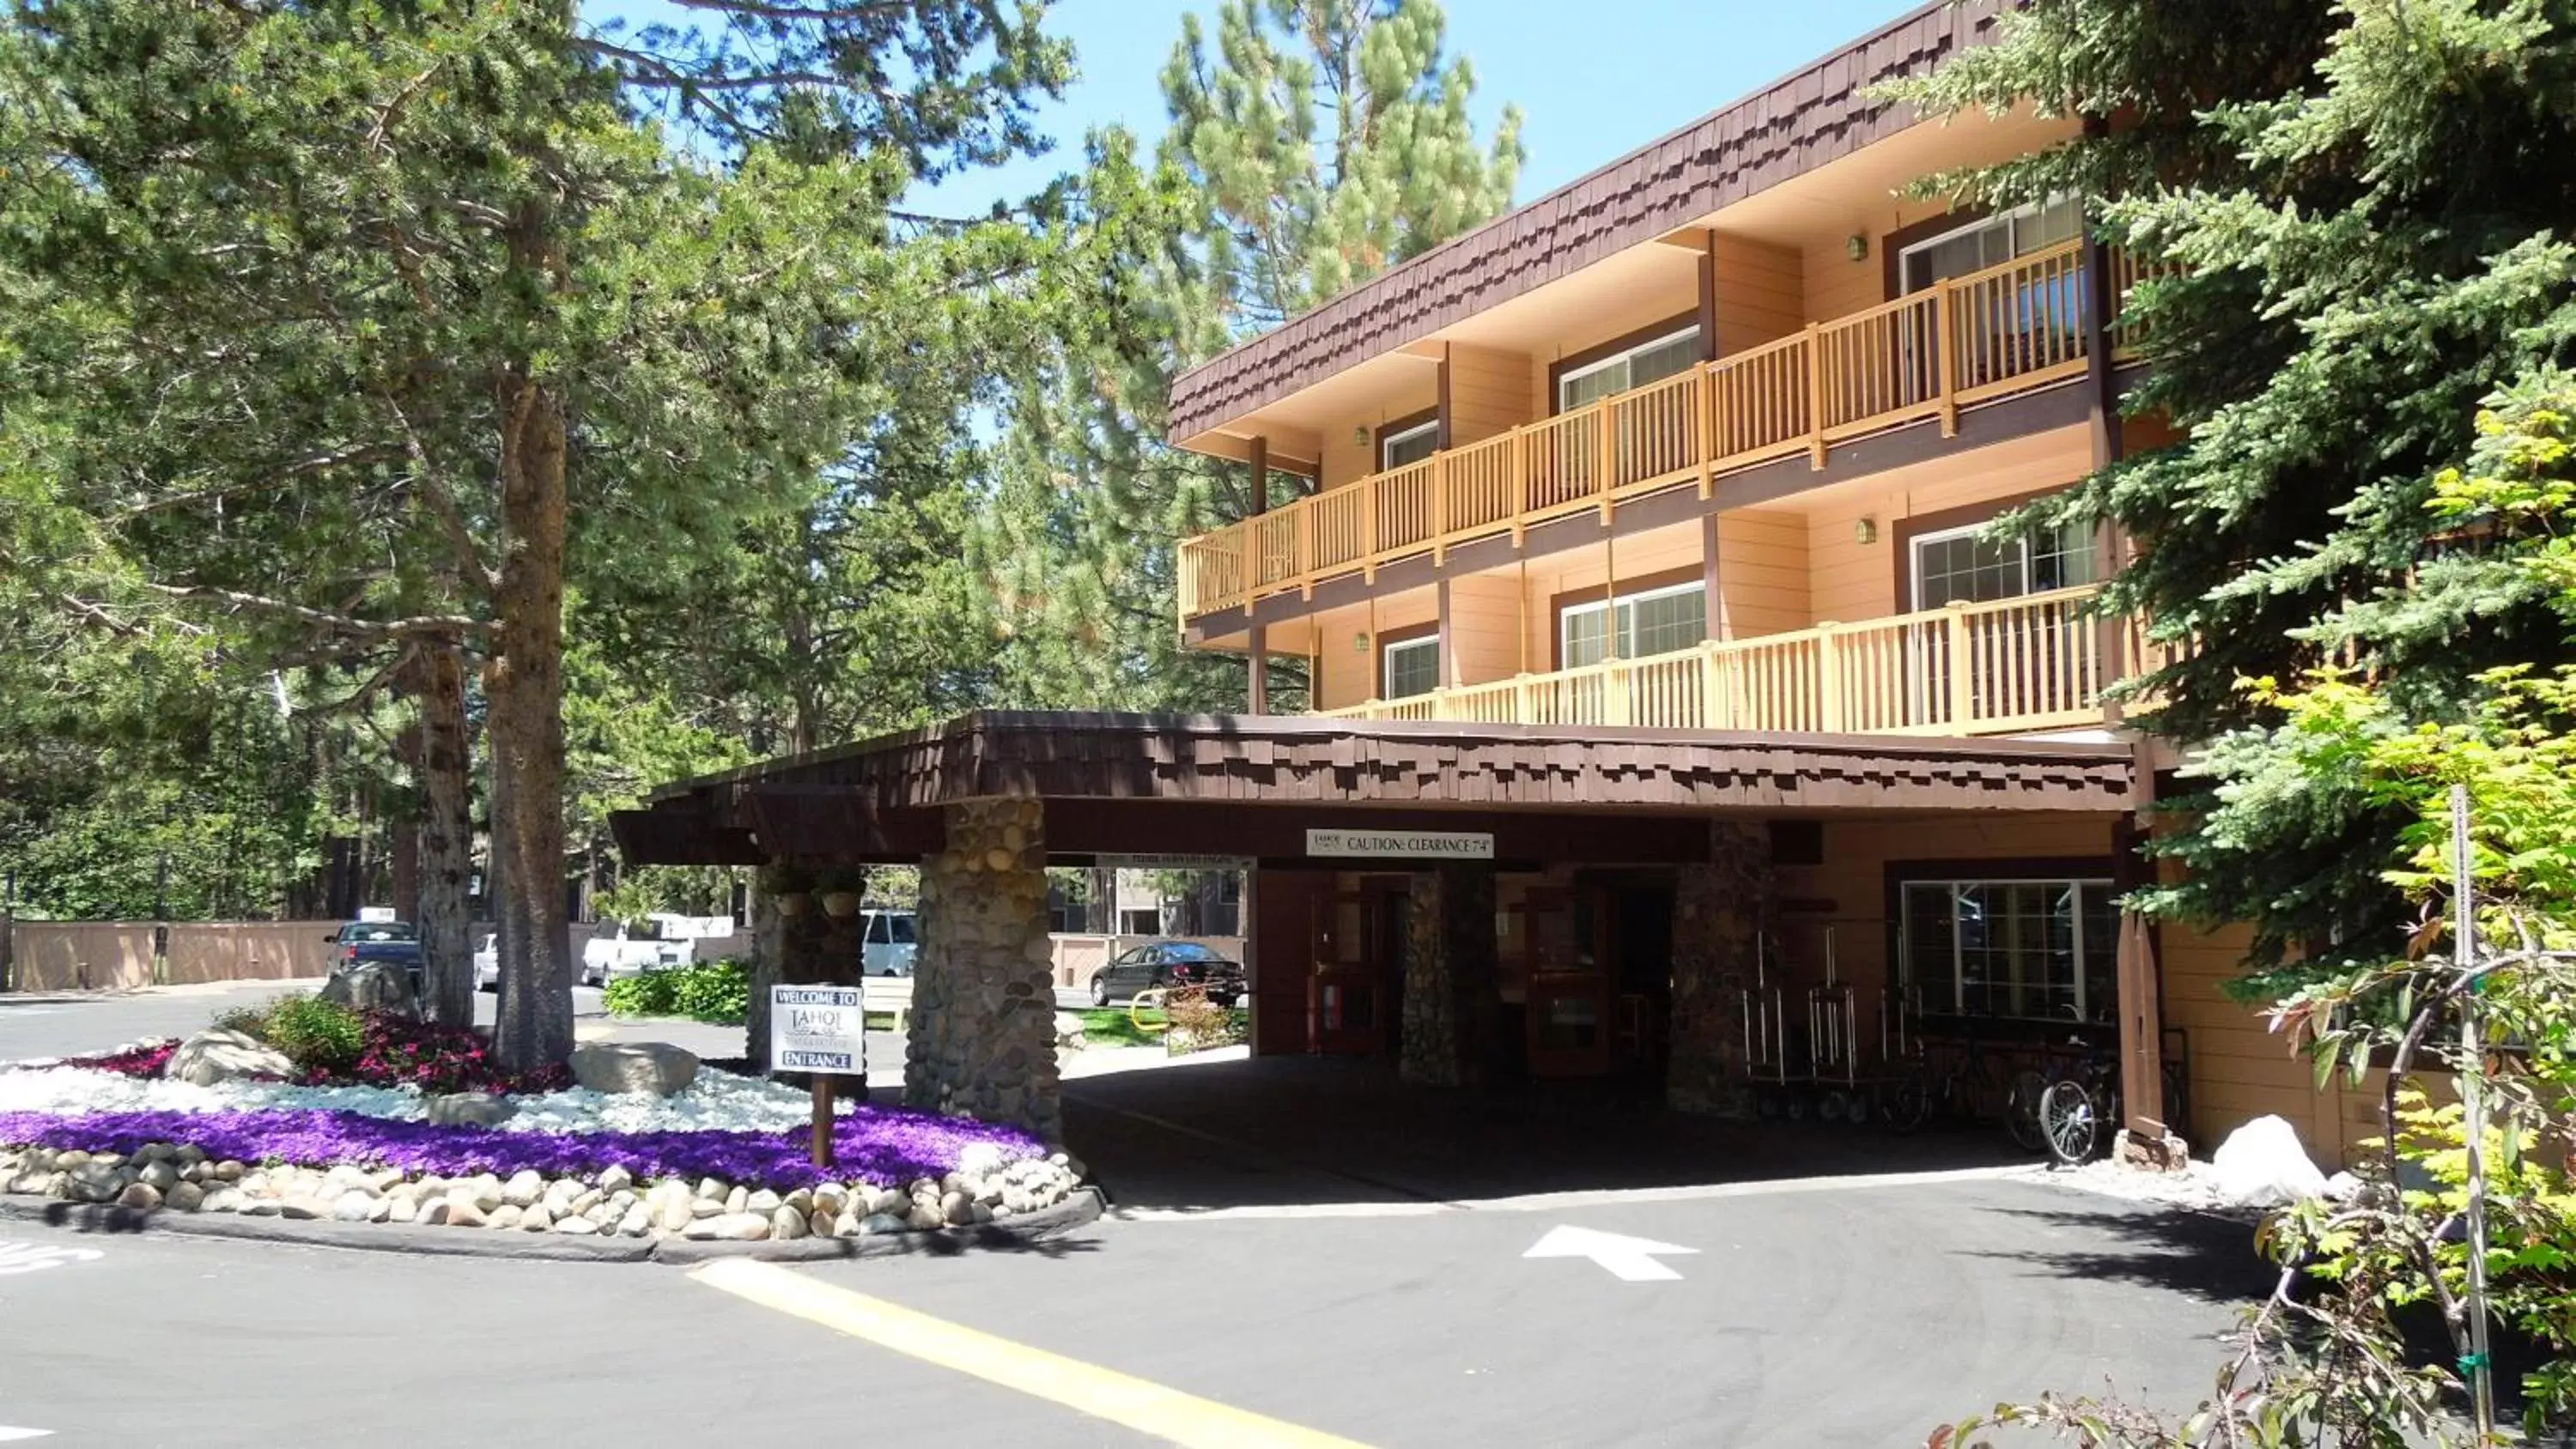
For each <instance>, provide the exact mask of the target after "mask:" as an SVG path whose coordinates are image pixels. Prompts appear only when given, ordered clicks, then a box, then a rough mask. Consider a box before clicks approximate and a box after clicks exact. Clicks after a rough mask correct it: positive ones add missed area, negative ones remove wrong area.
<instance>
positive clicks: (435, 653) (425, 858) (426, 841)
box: [418, 640, 474, 1026]
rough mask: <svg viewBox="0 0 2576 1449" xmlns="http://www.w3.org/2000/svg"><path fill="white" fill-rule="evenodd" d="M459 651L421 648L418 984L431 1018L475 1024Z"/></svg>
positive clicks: (469, 794) (467, 752)
mask: <svg viewBox="0 0 2576 1449" xmlns="http://www.w3.org/2000/svg"><path fill="white" fill-rule="evenodd" d="M465 731H466V725H465V657H464V652H463V651H462V650H461V649H459V648H458V647H457V645H456V644H455V643H454V642H453V641H447V640H441V641H439V642H436V643H431V644H427V645H424V646H423V647H422V649H421V654H420V740H421V751H420V781H421V794H422V797H423V798H422V807H421V819H420V868H419V891H420V904H419V907H418V909H419V912H420V914H419V917H418V920H419V923H420V957H421V985H422V988H423V990H422V994H423V996H424V998H425V1000H424V1003H423V1004H424V1006H425V1007H426V1008H427V1010H428V1013H429V1019H430V1020H432V1021H436V1022H443V1023H446V1024H449V1025H453V1026H472V1025H473V1024H474V940H473V925H472V922H473V911H472V906H471V903H470V899H469V890H468V887H469V886H470V885H471V875H472V871H473V854H474V807H473V798H474V796H473V788H472V781H471V779H470V778H469V776H468V774H467V772H468V770H469V769H470V768H471V765H472V760H473V754H472V751H471V749H470V747H469V746H468V744H467V741H466V733H465Z"/></svg>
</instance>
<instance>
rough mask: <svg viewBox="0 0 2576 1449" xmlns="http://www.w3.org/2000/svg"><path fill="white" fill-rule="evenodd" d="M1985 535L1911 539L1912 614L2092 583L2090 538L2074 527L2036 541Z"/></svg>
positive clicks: (1976, 528)
mask: <svg viewBox="0 0 2576 1449" xmlns="http://www.w3.org/2000/svg"><path fill="white" fill-rule="evenodd" d="M1985 529H1986V525H1984V524H1982V523H1977V524H1971V525H1969V526H1968V527H1966V528H1950V529H1944V530H1942V531H1941V532H1939V533H1926V534H1921V535H1918V536H1917V537H1916V538H1915V539H1914V542H1913V545H1912V547H1913V550H1914V557H1913V560H1912V562H1913V567H1914V605H1913V606H1914V607H1915V608H1917V609H1937V608H1940V607H1941V606H1942V605H1944V604H1948V603H1951V602H1953V601H1956V600H1962V599H1964V600H1966V601H1967V602H1969V603H1972V604H1982V603H1987V602H1990V601H1992V600H1995V599H2016V598H2019V597H2021V596H2022V595H2024V594H2042V593H2046V592H2048V591H2049V590H2050V589H2071V588H2073V587H2075V586H2076V585H2078V584H2089V583H2091V582H2093V538H2092V535H2091V534H2089V533H2087V532H2086V531H2085V530H2084V528H2083V526H2082V525H2080V524H2068V525H2066V526H2065V527H2063V528H2061V529H2059V530H2058V531H2057V533H2056V534H2055V535H2054V536H2052V537H2048V538H2040V539H2030V538H2012V539H2000V540H1998V539H1988V538H1986V537H1985V536H1984V535H1985Z"/></svg>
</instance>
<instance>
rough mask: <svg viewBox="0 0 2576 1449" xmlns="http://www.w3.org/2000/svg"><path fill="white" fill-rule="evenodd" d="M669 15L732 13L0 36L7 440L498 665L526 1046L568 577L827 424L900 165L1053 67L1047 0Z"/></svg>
mask: <svg viewBox="0 0 2576 1449" xmlns="http://www.w3.org/2000/svg"><path fill="white" fill-rule="evenodd" d="M692 9H693V12H695V13H697V14H700V15H703V16H705V17H706V18H707V19H708V21H709V23H710V24H711V25H712V27H713V33H712V34H710V33H704V32H701V31H699V30H697V29H680V28H675V27H669V26H653V27H648V28H646V29H644V30H643V31H641V32H639V33H637V34H634V35H631V36H629V35H625V34H623V33H622V32H620V33H616V34H607V33H596V32H593V31H592V30H590V29H588V28H586V27H584V25H583V24H582V23H581V21H580V19H579V17H578V14H577V10H576V7H575V6H574V5H573V4H572V3H571V0H548V3H542V4H507V5H504V4H486V3H477V0H430V3H423V4H417V5H406V6H399V7H374V6H313V7H264V6H219V5H206V6H195V5H171V4H165V3H161V0H61V3H51V0H49V3H37V0H19V3H16V4H15V5H13V7H12V9H11V11H10V19H9V25H8V27H7V29H5V30H0V94H5V95H7V96H8V97H9V98H10V101H11V104H10V105H8V106H7V107H0V289H5V290H6V291H7V292H8V293H9V294H10V295H12V296H13V297H16V298H23V299H25V300H27V301H28V302H29V303H31V305H30V306H27V307H22V308H18V309H14V310H13V311H12V312H11V313H10V315H8V316H6V317H0V331H5V332H6V333H7V334H8V335H7V340H6V341H0V360H5V361H7V362H9V363H10V364H11V365H10V366H9V368H8V371H7V372H6V374H5V381H4V382H0V386H5V388H6V391H5V393H0V407H4V408H5V409H6V410H7V412H8V413H9V415H10V417H11V420H12V427H11V429H10V431H9V432H8V434H6V435H5V443H0V446H5V447H7V448H8V449H9V450H10V452H9V453H8V455H6V456H0V476H6V475H9V474H18V475H21V476H31V477H41V478H47V479H51V480H57V486H58V487H59V488H60V489H61V490H62V494H63V496H64V497H66V498H67V499H69V500H70V501H71V502H72V504H73V505H74V507H75V508H76V509H77V510H78V511H79V512H81V513H82V514H84V515H85V516H87V517H88V518H90V519H92V520H94V521H95V522H97V523H98V524H100V525H101V526H102V527H104V528H105V529H107V531H108V533H109V535H110V541H111V542H112V543H113V545H114V546H115V547H116V548H117V549H118V550H119V551H120V553H121V554H122V556H123V557H124V558H126V559H127V560H129V561H131V562H133V563H134V564H136V565H137V566H138V567H141V568H144V569H146V570H149V571H151V573H152V574H153V575H154V576H153V577H152V578H151V580H150V582H152V583H153V584H155V585H157V586H158V588H159V590H160V591H161V592H162V593H164V594H165V595H167V596H170V597H174V598H177V599H180V600H182V601H185V602H189V603H193V604H197V605H201V606H205V607H208V608H218V609H223V610H231V611H239V612H240V613H242V614H243V615H245V616H251V617H257V618H260V619H264V620H268V621H270V622H271V623H272V624H273V625H275V626H276V628H277V629H278V630H279V631H280V632H281V636H282V634H283V631H286V630H288V629H317V630H321V631H325V632H327V633H330V634H333V635H336V636H341V637H346V638H359V639H375V640H382V641H387V642H389V643H400V644H403V645H406V646H417V645H419V644H422V643H431V644H434V645H436V646H437V647H438V648H439V649H440V650H441V651H443V652H444V651H455V652H462V651H463V650H464V649H466V648H469V647H470V648H472V649H473V650H474V651H475V652H476V653H477V654H478V655H479V656H480V657H481V659H482V661H483V675H482V693H483V699H484V701H485V704H486V708H487V739H488V741H489V743H490V750H491V772H492V800H491V804H492V815H491V818H492V827H493V828H492V832H491V839H492V854H493V863H494V867H495V871H496V874H497V875H498V877H499V880H500V884H501V902H500V911H499V926H500V931H499V935H500V948H501V955H502V963H503V967H502V970H503V990H502V1000H501V1008H500V1020H499V1028H498V1032H497V1036H496V1045H497V1047H498V1050H499V1054H500V1055H501V1056H502V1058H503V1059H504V1060H507V1061H509V1062H511V1063H512V1064H513V1065H516V1066H521V1067H530V1066H535V1065H539V1064H542V1063H544V1062H547V1061H552V1060H559V1059H561V1058H562V1057H563V1056H564V1055H565V1054H566V1053H567V1052H569V1050H570V1049H571V1046H572V1034H571V1028H572V1016H571V982H572V963H571V959H570V949H569V941H568V933H567V916H566V912H565V892H564V889H563V885H564V864H565V858H566V851H565V844H566V841H565V826H564V795H565V785H566V782H565V777H564V768H565V767H564V758H565V737H564V719H563V690H564V678H563V671H564V604H565V600H566V597H567V592H568V588H569V586H570V585H571V583H573V582H574V581H576V580H578V579H580V578H582V577H584V576H585V575H587V574H592V573H595V572H596V571H599V570H602V569H613V568H618V567H625V566H630V562H631V561H632V560H635V559H645V560H652V559H656V558H663V557H668V556H671V555H674V554H685V553H686V552H688V551H690V550H691V549H694V548H696V547H700V546H702V542H701V541H706V540H713V539H716V538H719V537H721V536H723V533H724V531H725V530H728V529H732V528H737V527H743V526H756V525H757V523H758V521H759V519H760V516H761V515H762V514H763V513H764V512H765V510H767V509H768V508H770V507H772V506H774V505H775V504H776V502H777V501H778V500H779V498H780V497H781V495H782V492H783V491H784V490H785V489H786V486H787V485H788V484H789V483H790V482H791V481H793V480H797V479H803V478H810V477H812V476H813V475H814V474H815V473H816V472H818V471H819V470H821V469H823V468H824V467H826V466H828V465H829V464H830V463H831V462H832V461H833V460H834V459H835V458H836V457H837V456H838V454H839V452H840V450H841V448H842V447H843V446H844V445H845V444H846V443H847V442H848V441H849V439H850V438H851V437H852V435H853V434H854V432H855V430H856V428H857V426H858V422H857V419H858V414H857V412H856V406H857V404H858V402H859V400H860V395H859V394H858V393H857V392H856V391H855V390H854V389H853V388H852V387H851V386H849V382H850V379H851V377H852V375H853V373H854V372H863V371H864V368H865V364H864V361H863V360H862V359H861V354H864V352H865V350H866V339H867V338H868V336H869V335H870V324H871V321H872V319H873V318H875V317H877V316H879V315H881V314H882V313H883V312H886V311H894V310H899V309H903V308H908V307H916V306H919V305H922V304H923V302H924V298H923V297H922V295H921V294H920V293H918V292H905V291H902V290H900V288H899V287H898V286H896V285H895V283H896V282H897V281H898V280H899V276H900V273H901V268H900V267H899V266H898V265H896V263H895V262H894V261H893V260H892V258H891V253H890V251H889V248H888V246H887V242H888V239H889V232H888V223H889V209H890V206H891V203H892V200H893V198H894V197H895V196H896V195H897V194H899V192H900V191H901V189H902V188H903V186H904V185H905V184H906V183H907V182H908V181H909V180H910V179H912V178H915V177H925V176H935V175H937V174H939V173H940V172H941V171H943V170H944V169H946V168H948V167H951V166H955V165H967V164H977V163H981V162H987V161H991V160H995V159H998V158H999V157H1001V156H1004V155H1007V154H1010V153H1012V152H1014V151H1018V150H1022V149H1026V148H1027V147H1029V146H1030V145H1031V144H1033V142H1034V139H1035V138H1034V137H1033V135H1032V134H1031V133H1030V131H1029V128H1028V119H1027V118H1028V111H1027V106H1026V103H1025V99H1024V98H1025V96H1026V94H1027V93H1028V92H1029V91H1030V90H1032V89H1048V88H1052V87H1054V86H1056V85H1057V84H1058V83H1059V81H1060V79H1061V76H1062V73H1063V51H1062V48H1061V47H1060V46H1058V45H1056V44H1055V43H1054V42H1051V41H1048V40H1046V39H1045V38H1044V37H1043V36H1041V35H1040V34H1039V33H1038V31H1037V28H1036V20H1035V15H1036V12H1035V10H1034V8H1023V9H1018V10H1009V11H1006V10H1004V9H1002V8H1001V7H996V6H991V5H986V4H983V3H979V0H924V3H918V4H906V5H902V6H887V5H882V4H875V3H864V0H815V3H810V4H799V5H794V6H777V5H765V4H753V3H750V0H743V3H741V4H735V3H732V0H695V3H694V4H693V7H692ZM655 116H659V117H661V118H663V120H664V121H665V122H666V123H667V124H668V125H669V126H671V127H673V128H676V129H675V132H672V133H666V132H665V130H664V129H663V127H662V125H661V124H657V123H656V122H655V120H654V117H655ZM932 300H933V301H934V302H935V300H936V299H932ZM451 657H452V656H451ZM444 678H445V679H446V680H447V681H449V683H450V684H451V685H452V686H453V687H452V688H447V687H442V688H441V690H440V691H439V693H440V695H441V697H442V699H445V700H448V701H450V702H451V705H452V707H450V708H447V709H445V711H444V716H445V717H446V718H449V719H451V720H456V721H460V722H461V719H462V715H463V705H462V698H463V685H462V679H461V671H457V672H452V673H447V674H445V675H444ZM460 756H461V752H459V751H439V752H434V756H433V757H434V758H435V759H438V760H441V761H444V762H446V763H447V764H448V765H449V766H450V768H451V773H452V771H453V770H455V769H461V764H462V761H461V757H460ZM449 798H450V799H451V800H453V799H456V798H461V797H458V796H451V797H449Z"/></svg>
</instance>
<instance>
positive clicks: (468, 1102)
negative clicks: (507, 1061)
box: [421, 1092, 519, 1127]
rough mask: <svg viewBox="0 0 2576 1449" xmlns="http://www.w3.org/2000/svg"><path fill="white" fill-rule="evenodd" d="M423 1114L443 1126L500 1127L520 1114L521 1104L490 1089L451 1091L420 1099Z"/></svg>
mask: <svg viewBox="0 0 2576 1449" xmlns="http://www.w3.org/2000/svg"><path fill="white" fill-rule="evenodd" d="M421 1107H422V1113H421V1115H422V1116H423V1117H425V1118H427V1119H428V1120H429V1121H432V1122H435V1123H437V1124H438V1125H440V1126H442V1127H465V1126H473V1127H498V1126H500V1125H501V1124H502V1123H504V1122H507V1121H509V1120H510V1119H511V1118H512V1117H514V1116H516V1115H518V1111H519V1107H518V1104H517V1103H515V1102H512V1101H511V1100H510V1099H509V1098H507V1097H501V1096H495V1095H494V1094H492V1093H490V1092H450V1093H448V1094H447V1095H446V1096H443V1097H429V1098H425V1099H423V1101H422V1103H421Z"/></svg>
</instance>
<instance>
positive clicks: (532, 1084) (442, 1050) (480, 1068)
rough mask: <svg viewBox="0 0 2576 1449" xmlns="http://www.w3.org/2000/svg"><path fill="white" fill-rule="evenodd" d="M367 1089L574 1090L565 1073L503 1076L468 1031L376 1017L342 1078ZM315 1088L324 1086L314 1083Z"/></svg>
mask: <svg viewBox="0 0 2576 1449" xmlns="http://www.w3.org/2000/svg"><path fill="white" fill-rule="evenodd" d="M332 1081H333V1082H335V1083H337V1082H342V1081H356V1082H360V1083H363V1084H365V1085H367V1086H370V1087H418V1088H419V1089H420V1090H422V1091H423V1092H427V1093H432V1094H444V1093H448V1092H552V1091H559V1090H561V1089H563V1088H564V1087H567V1086H570V1085H571V1084H572V1074H571V1072H570V1071H569V1070H567V1069H566V1068H564V1067H560V1066H557V1067H550V1068H546V1069H544V1070H541V1071H537V1072H530V1073H527V1074H525V1075H514V1074H512V1073H509V1072H506V1071H503V1070H502V1069H501V1065H500V1063H498V1062H496V1061H494V1060H493V1059H492V1049H491V1044H490V1043H488V1042H486V1041H485V1040H484V1039H483V1034H482V1033H480V1032H478V1031H475V1030H474V1029H473V1028H471V1027H462V1026H439V1025H436V1024H434V1023H431V1022H426V1021H414V1020H412V1019H411V1018H409V1017H407V1016H396V1015H394V1014H392V1013H390V1012H376V1013H373V1014H370V1015H369V1016H367V1017H366V1018H365V1029H364V1032H363V1041H362V1044H361V1047H360V1050H359V1052H358V1054H357V1058H356V1060H355V1061H354V1062H353V1063H352V1064H351V1066H350V1067H349V1069H348V1071H347V1073H346V1074H345V1075H344V1076H338V1077H334V1078H332ZM316 1085H322V1083H320V1082H316Z"/></svg>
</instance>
